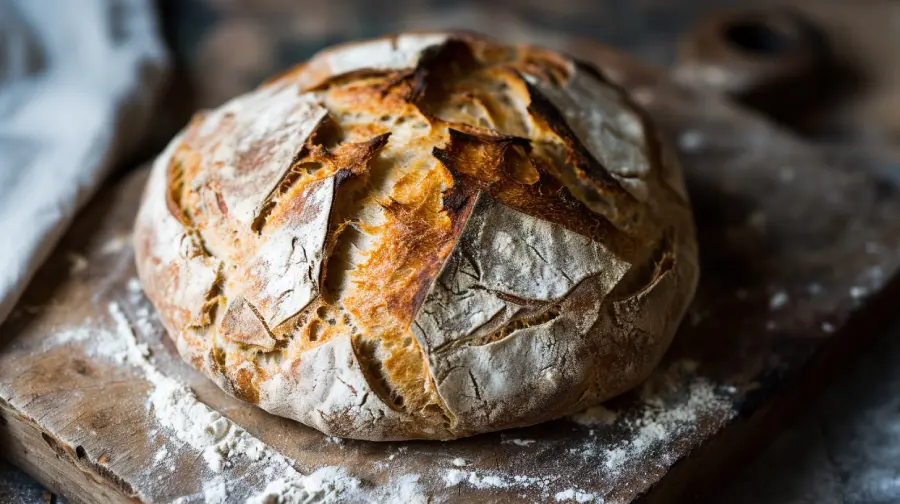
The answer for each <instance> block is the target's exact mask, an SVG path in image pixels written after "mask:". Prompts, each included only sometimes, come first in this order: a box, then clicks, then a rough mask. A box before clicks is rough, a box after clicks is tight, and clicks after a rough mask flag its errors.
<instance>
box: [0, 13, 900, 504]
mask: <svg viewBox="0 0 900 504" xmlns="http://www.w3.org/2000/svg"><path fill="white" fill-rule="evenodd" d="M763 3H772V2H758V1H757V2H751V1H740V0H720V1H714V0H683V1H665V0H604V1H589V0H549V1H548V0H518V1H517V0H497V1H494V2H474V1H473V2H464V1H452V2H448V1H437V0H431V1H410V0H400V1H393V2H392V1H387V0H386V1H363V0H359V1H348V0H329V1H326V2H310V1H297V0H293V1H291V0H257V1H250V0H162V2H161V11H162V12H163V15H164V21H165V22H164V30H165V35H166V38H167V39H168V40H169V41H170V44H171V46H172V48H173V52H174V55H175V57H176V62H177V65H178V73H177V75H176V78H175V79H174V80H173V84H172V87H171V89H170V90H169V93H168V95H167V98H166V100H165V103H166V107H165V108H164V113H163V114H161V116H160V119H159V122H158V124H159V126H158V131H157V138H156V139H155V142H151V147H150V148H148V152H150V151H152V149H153V147H154V146H155V145H158V144H159V143H161V142H163V141H164V140H165V139H167V138H168V137H169V136H170V135H171V133H172V131H173V130H174V129H175V128H178V127H180V125H181V124H182V123H183V121H184V120H185V119H186V117H187V115H188V114H189V113H190V112H191V111H192V110H194V109H195V108H197V107H205V106H214V105H216V104H218V103H221V102H222V101H223V100H225V99H227V98H229V97H231V96H233V95H235V94H238V93H240V92H243V91H245V90H246V89H248V88H249V87H251V86H253V85H255V84H257V83H258V82H259V81H260V80H262V79H264V78H265V77H266V76H268V75H271V74H272V73H274V72H276V71H278V70H280V69H283V68H285V67H288V66H290V65H291V64H293V63H296V62H298V61H302V60H303V59H305V58H307V57H308V56H309V55H310V54H312V53H313V52H315V51H316V50H318V49H320V48H322V47H324V46H326V45H329V44H332V43H335V42H341V41H345V40H351V39H355V38H361V37H369V36H374V35H379V34H383V33H389V32H394V31H398V30H402V29H410V28H446V27H455V28H469V29H476V30H479V31H484V32H487V33H488V34H491V35H494V36H496V37H498V38H504V39H515V40H531V41H534V42H537V43H541V44H546V45H551V46H565V45H566V44H567V43H568V41H569V40H571V39H572V37H584V38H587V39H592V40H598V41H601V42H605V43H608V44H611V45H613V46H616V47H618V48H621V49H624V50H627V51H629V52H631V53H632V54H633V55H634V56H635V57H637V58H638V59H641V60H643V61H645V62H648V63H651V64H654V65H658V66H671V65H674V64H675V63H676V41H677V40H678V37H679V36H680V35H681V34H683V33H685V32H687V31H689V30H690V28H691V27H692V26H694V24H695V23H696V22H697V20H699V19H700V18H701V17H703V16H705V15H708V14H709V13H710V11H712V10H714V9H719V8H723V7H732V6H738V5H745V6H746V5H751V6H759V5H761V4H763ZM779 3H785V2H779ZM790 3H792V4H796V5H799V6H800V7H801V8H802V9H803V10H804V12H806V13H807V14H808V15H809V16H810V17H811V18H812V19H814V20H815V21H817V22H819V23H820V24H821V25H822V26H823V28H825V29H826V32H827V33H828V34H829V36H830V38H831V39H832V41H833V43H834V45H835V46H836V50H837V51H838V53H839V54H840V56H841V57H842V58H844V59H845V60H846V61H847V63H849V64H851V65H854V66H856V67H858V70H859V72H860V74H861V75H862V76H863V80H864V83H863V85H860V86H857V87H854V90H853V93H854V94H852V95H850V96H849V97H844V99H842V100H841V101H840V103H838V102H835V103H828V104H823V106H822V110H820V111H819V112H821V113H820V114H818V115H817V122H815V123H814V124H813V125H812V127H808V128H807V129H805V130H803V132H804V133H806V134H811V135H813V136H814V138H811V140H816V141H822V140H823V138H827V140H828V142H829V145H828V147H827V148H829V149H832V148H835V144H838V145H839V146H840V147H839V148H840V149H844V150H846V149H850V150H853V149H866V150H872V149H875V150H878V151H879V152H884V153H888V155H887V156H886V157H884V159H886V162H885V169H887V170H896V171H897V173H898V174H900V162H898V161H897V160H898V159H900V156H896V155H895V153H896V152H897V145H898V143H900V86H898V85H897V84H898V83H900V64H898V63H900V2H896V1H891V0H883V1H878V0H865V1H863V0H843V1H841V0H802V1H799V2H790ZM807 126H809V124H807ZM823 131H827V132H829V134H828V135H827V136H825V135H821V134H818V133H821V132H823ZM860 337H863V335H860ZM898 362H900V325H897V326H895V327H894V328H892V329H891V330H889V331H886V332H884V333H883V334H881V335H878V336H877V337H876V338H874V339H873V340H872V341H871V343H869V344H868V346H867V347H866V349H865V350H864V351H863V352H862V353H861V355H858V356H853V357H850V356H848V361H847V364H846V367H845V369H844V370H843V371H841V372H840V373H839V374H838V375H836V376H835V377H834V378H833V380H832V382H831V384H830V385H829V386H828V388H827V389H826V392H825V393H824V394H823V395H821V396H820V397H818V398H810V407H809V409H808V412H807V413H806V414H804V415H802V416H801V417H800V418H799V419H798V420H797V421H796V422H795V423H794V424H793V425H792V426H791V427H790V428H788V429H786V430H785V432H784V433H783V434H782V435H781V436H780V437H779V438H778V440H777V441H776V442H775V443H774V444H773V445H772V446H771V447H769V449H768V450H766V451H765V452H764V453H763V454H762V455H761V456H760V457H759V458H758V459H757V460H756V461H755V462H753V463H751V464H749V465H748V467H747V468H746V469H745V470H744V471H743V472H742V473H740V474H736V475H735V477H734V480H733V481H731V482H728V484H727V485H726V489H725V490H723V491H722V492H721V495H720V497H719V499H718V501H719V502H721V503H723V504H724V503H757V502H773V503H791V504H794V503H796V504H800V503H824V504H831V503H882V502H883V503H888V502H900V366H897V365H896V363H898ZM51 500H56V497H55V496H51V495H50V494H49V493H47V492H44V491H43V489H42V488H40V487H39V486H38V485H37V484H36V483H34V482H33V481H31V480H30V478H28V477H27V476H25V475H23V474H22V473H20V472H18V471H16V470H15V469H13V468H11V467H9V466H8V465H6V463H5V462H3V461H2V460H0V503H6V502H10V503H16V502H23V503H38V502H49V501H51ZM56 501H57V502H61V499H60V500H56Z"/></svg>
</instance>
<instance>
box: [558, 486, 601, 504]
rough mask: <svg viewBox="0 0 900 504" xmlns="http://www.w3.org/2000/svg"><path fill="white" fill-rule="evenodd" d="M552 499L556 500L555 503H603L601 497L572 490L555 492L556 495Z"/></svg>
mask: <svg viewBox="0 0 900 504" xmlns="http://www.w3.org/2000/svg"><path fill="white" fill-rule="evenodd" d="M553 498H554V499H556V501H557V502H570V501H574V502H581V503H584V502H598V503H602V502H603V499H602V498H601V497H598V496H596V495H594V494H592V493H588V492H579V491H578V490H575V489H574V488H570V489H568V490H563V491H562V492H557V493H556V495H554V496H553Z"/></svg>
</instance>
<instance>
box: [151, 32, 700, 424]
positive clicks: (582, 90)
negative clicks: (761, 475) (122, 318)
mask: <svg viewBox="0 0 900 504" xmlns="http://www.w3.org/2000/svg"><path fill="white" fill-rule="evenodd" d="M135 248H136V256H137V257H136V261H137V266H138V272H139V276H140V278H141V281H142V283H143V286H144V289H145V291H146V292H147V295H148V296H149V298H150V299H151V301H152V302H153V304H154V305H155V306H156V308H157V309H158V311H159V313H160V316H161V319H162V321H163V324H164V325H165V327H166V329H167V331H168V333H169V335H170V336H171V337H172V338H173V340H174V341H175V342H176V345H177V348H178V351H179V352H180V353H181V355H182V356H183V358H184V359H185V360H187V361H188V362H190V363H191V364H192V365H193V366H195V367H196V368H197V369H199V370H201V371H202V372H204V373H205V374H206V375H207V376H209V377H210V378H212V379H213V380H214V381H215V382H216V383H217V384H218V385H219V386H220V387H221V388H222V389H224V390H225V391H227V392H228V393H230V394H232V395H234V396H236V397H238V398H240V399H243V400H245V401H249V402H251V403H255V404H257V405H259V406H260V407H261V408H263V409H265V410H267V411H269V412H271V413H274V414H276V415H281V416H285V417H288V418H293V419H296V420H298V421H300V422H303V423H304V424H306V425H309V426H312V427H315V428H317V429H319V430H321V431H322V432H325V433H327V434H330V435H335V436H342V437H350V438H358V439H370V440H400V439H453V438H458V437H463V436H469V435H473V434H477V433H482V432H488V431H494V430H499V429H505V428H511V427H518V426H525V425H531V424H535V423H538V422H542V421H545V420H549V419H553V418H558V417H560V416H563V415H566V414H568V413H571V412H574V411H577V410H579V409H582V408H585V407H588V406H591V405H594V404H596V403H598V402H600V401H603V400H605V399H608V398H610V397H613V396H615V395H618V394H620V393H622V392H624V391H626V390H628V389H630V388H632V387H634V386H635V385H636V384H638V383H639V382H640V381H641V380H643V379H644V378H645V377H646V376H647V375H648V374H649V372H650V371H651V370H652V369H653V367H654V366H655V365H656V364H657V363H658V362H659V360H660V358H661V356H662V354H663V352H664V351H665V350H666V348H667V347H668V345H669V343H670V341H671V339H672V336H673V334H674V332H675V329H676V327H677V325H678V323H679V322H680V320H681V318H682V316H683V315H684V312H685V310H686V308H687V305H688V303H689V301H690V299H691V298H692V296H693V293H694V289H695V287H696V283H697V277H698V266H697V248H696V243H695V238H694V230H693V225H692V219H691V210H690V205H689V203H688V199H687V195H686V192H685V188H684V183H683V180H682V174H681V170H680V167H679V166H678V162H677V160H676V158H675V157H674V155H673V154H672V151H671V150H670V149H669V147H668V145H667V144H666V143H665V142H663V141H661V140H660V138H659V137H658V134H657V130H656V129H655V128H654V126H653V124H652V123H651V122H650V121H648V120H647V119H646V118H645V116H644V115H643V113H642V112H641V111H640V110H639V109H638V108H637V107H635V106H634V105H633V104H632V102H631V101H630V99H629V98H628V95H627V93H625V92H624V91H623V90H621V89H619V88H617V87H616V86H614V85H613V84H611V83H610V82H609V81H608V80H607V79H605V78H604V76H603V75H602V73H600V71H598V70H597V69H595V68H593V67H591V66H589V65H586V64H584V63H581V62H578V61H576V60H573V59H571V58H568V57H566V56H563V55H561V54H558V53H554V52H551V51H548V50H544V49H540V48H535V47H528V46H515V47H512V46H504V45H500V44H498V43H496V42H494V41H491V40H489V39H487V38H484V37H481V36H477V35H474V34H469V33H456V32H447V33H421V34H401V35H397V36H394V37H388V38H382V39H376V40H371V41H365V42H361V43H356V44H350V45H344V46H339V47H336V48H333V49H330V50H327V51H325V52H322V53H319V54H317V55H316V56H314V57H313V58H312V59H311V60H310V61H309V62H307V63H304V64H301V65H299V66H298V67H296V68H294V69H292V70H290V71H289V72H287V73H285V74H284V75H281V76H279V77H277V78H275V79H273V80H271V81H269V82H267V83H265V84H263V85H262V86H260V87H259V88H258V89H256V90H254V91H252V92H250V93H248V94H246V95H243V96H240V97H238V98H235V99H234V100H232V101H230V102H228V103H226V104H225V105H223V106H221V107H220V108H218V109H215V110H212V111H207V112H204V113H200V114H198V115H197V116H196V117H195V118H194V119H193V120H192V121H191V123H190V124H189V125H188V126H187V127H186V128H185V129H184V130H183V131H182V132H181V133H180V134H179V135H178V136H177V137H176V138H175V139H174V140H173V141H172V142H171V143H170V144H169V146H168V147H167V148H166V149H165V151H164V152H163V153H162V154H161V155H160V156H159V157H158V158H157V160H156V161H155V163H154V165H153V168H152V171H151V175H150V179H149V181H148V183H147V187H146V189H145V193H144V196H143V200H142V203H141V208H140V211H139V213H138V216H137V220H136V223H135Z"/></svg>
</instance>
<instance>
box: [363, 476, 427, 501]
mask: <svg viewBox="0 0 900 504" xmlns="http://www.w3.org/2000/svg"><path fill="white" fill-rule="evenodd" d="M372 500H373V501H374V502H396V503H401V502H402V503H403V504H427V503H429V502H431V501H430V499H429V498H428V497H427V496H426V495H425V494H424V493H423V490H422V485H421V484H419V475H418V474H404V475H403V476H399V477H396V478H393V479H392V480H391V484H390V485H385V487H384V490H382V491H380V492H378V493H377V495H376V496H375V498H374V499H372Z"/></svg>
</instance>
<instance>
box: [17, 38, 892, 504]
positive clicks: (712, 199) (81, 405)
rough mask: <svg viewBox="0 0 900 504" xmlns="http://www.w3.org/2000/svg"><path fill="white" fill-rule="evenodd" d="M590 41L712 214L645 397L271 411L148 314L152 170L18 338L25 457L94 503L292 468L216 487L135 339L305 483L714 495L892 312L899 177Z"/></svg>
mask: <svg viewBox="0 0 900 504" xmlns="http://www.w3.org/2000/svg"><path fill="white" fill-rule="evenodd" d="M575 49H576V50H577V51H573V52H578V53H579V54H580V55H581V56H583V57H586V58H587V59H591V60H594V61H600V62H604V65H605V67H606V68H607V69H608V73H609V75H610V77H612V78H613V79H615V80H617V81H619V82H621V83H623V84H624V85H625V86H626V87H628V88H629V89H630V90H631V91H632V92H633V93H634V94H635V96H636V97H637V98H638V99H639V100H640V101H641V102H642V103H643V104H644V105H645V106H646V107H647V108H648V109H649V111H650V112H651V114H652V115H653V116H654V118H655V119H656V120H657V121H658V122H659V123H660V124H661V125H662V126H663V127H664V129H665V130H666V131H667V132H668V133H669V134H670V136H671V137H672V138H673V139H674V140H675V142H676V143H677V144H678V145H679V146H680V149H681V152H682V155H683V162H684V165H685V171H686V173H687V179H688V188H689V191H690V194H691V198H692V200H693V204H694V208H695V216H696V221H697V226H698V233H699V239H700V245H701V261H702V271H703V274H702V280H701V285H700V288H699V291H698V294H697V299H696V301H695V302H694V304H693V306H692V308H691V310H690V314H689V316H688V318H687V319H686V320H685V323H684V324H683V327H682V330H681V331H680V332H679V334H678V336H677V337H676V340H675V342H674V344H673V347H672V349H671V351H670V352H669V354H668V355H667V357H666V360H665V362H664V363H663V364H662V365H661V366H660V368H659V370H658V371H657V372H656V373H655V374H654V376H653V377H651V379H650V380H649V381H648V382H647V384H645V385H644V386H643V387H641V389H640V390H637V391H635V392H633V393H629V394H627V395H626V396H623V397H621V398H618V399H615V400H613V401H611V402H610V403H608V404H606V405H605V408H604V409H595V410H593V411H591V412H589V413H587V414H585V415H582V416H581V417H579V418H576V419H574V420H573V419H563V420H559V421H555V422H550V423H546V424H543V425H539V426H535V427H531V428H527V429H518V430H515V431H508V432H502V433H496V434H489V435H482V436H477V437H474V438H470V439H465V440H460V441H454V442H443V443H442V442H413V443H370V442H357V441H340V440H336V439H333V438H326V437H324V436H322V435H321V434H319V433H317V432H316V431H314V430H311V429H308V428H305V427H303V426H301V425H299V424H296V423H294V422H291V421H288V420H284V419H280V418H277V417H274V416H271V415H268V414H266V413H264V412H262V411H260V410H258V409H256V408H254V407H252V406H249V405H247V404H244V403H241V402H240V401H237V400H235V399H232V398H230V397H228V396H227V395H225V394H224V393H222V392H221V391H219V390H218V389H217V388H216V387H215V386H214V385H213V384H211V383H210V382H208V381H207V380H205V379H204V378H203V377H202V376H200V375H199V374H198V373H196V372H194V371H193V370H192V369H191V368H190V367H189V366H188V365H186V364H184V363H183V362H181V360H180V359H179V358H178V356H177V353H176V352H175V349H174V348H173V346H172V344H171V342H170V341H169V340H168V338H166V337H164V335H163V333H162V330H161V328H160V326H159V324H158V323H156V322H155V320H154V319H153V317H152V316H150V317H145V316H144V315H143V314H145V313H146V312H147V311H148V304H147V301H146V299H144V298H143V297H142V296H141V295H140V293H139V292H135V290H134V288H133V287H134V282H133V280H132V279H133V278H134V277H135V270H134V266H133V253H132V250H131V248H130V241H129V236H130V229H131V225H132V219H133V216H134V213H135V211H136V207H137V204H138V200H139V197H140V194H141V189H142V184H143V181H144V178H145V176H146V172H145V171H141V172H139V173H136V174H134V175H132V176H130V177H129V178H127V179H126V180H124V181H122V182H120V183H119V184H116V185H113V186H110V187H108V188H106V189H105V190H104V191H103V192H101V194H100V195H99V196H98V197H97V198H95V200H94V202H93V203H92V204H91V205H90V207H89V208H88V209H87V210H86V211H85V212H83V213H82V214H81V215H80V217H79V218H78V219H77V221H76V223H75V224H74V226H73V228H72V230H71V231H70V232H69V234H68V236H67V237H66V238H65V240H64V241H63V242H62V244H61V245H60V246H59V248H58V250H57V251H56V253H55V254H54V256H53V258H52V259H51V260H50V261H49V262H48V264H47V265H46V266H45V267H44V268H43V269H42V271H41V272H40V273H39V275H38V277H37V278H36V279H35V281H34V282H33V283H32V286H31V287H30V289H29V291H28V292H27V293H26V295H25V297H24V298H23V300H22V301H21V303H20V304H19V306H18V310H17V311H16V313H15V315H14V316H13V317H12V318H11V319H10V320H8V321H7V323H6V324H5V325H3V326H2V327H0V446H2V447H4V449H5V456H6V457H7V458H9V459H10V460H12V461H13V462H14V463H16V464H18V465H20V466H21V467H23V468H25V469H26V470H27V471H28V472H30V473H31V474H33V475H35V476H36V477H37V478H38V480H39V481H41V482H42V483H44V484H46V485H48V486H49V487H50V488H52V489H53V490H55V491H58V492H60V493H61V494H63V495H64V496H66V497H68V498H70V499H72V500H73V501H75V502H97V501H101V502H102V501H110V502H120V501H121V502H128V501H143V502H170V501H172V500H174V499H175V498H177V497H183V496H187V497H188V498H189V500H196V501H203V500H204V496H209V492H204V490H205V487H206V490H208V489H209V484H210V483H211V482H214V481H224V482H225V483H224V484H225V490H226V492H227V495H228V497H229V499H231V500H234V501H243V499H245V498H247V497H250V496H253V495H257V494H258V493H259V492H260V491H262V490H263V488H264V487H265V486H266V483H267V481H268V479H269V478H271V477H273V476H274V477H277V476H278V475H265V474H262V471H261V469H260V467H259V463H257V462H254V461H252V460H249V459H248V458H247V457H241V456H238V455H235V456H234V457H233V458H229V461H230V462H231V467H226V468H225V469H224V470H223V471H222V472H221V473H214V472H213V471H211V469H210V468H209V466H208V464H206V463H205V462H204V460H203V457H202V453H200V452H198V450H196V449H194V448H193V447H192V446H191V445H190V443H187V442H185V441H183V440H180V439H178V438H176V437H175V436H174V435H173V432H172V430H171V429H169V428H167V427H165V426H164V425H161V424H160V422H159V419H158V418H157V416H156V412H155V411H154V410H153V408H152V407H150V406H149V403H148V396H149V394H151V393H152V392H153V389H154V386H153V383H152V382H151V381H150V380H148V379H147V371H146V370H145V369H142V368H141V366H136V365H134V363H133V362H132V361H128V360H125V361H120V360H117V358H116V356H117V353H116V352H115V351H112V350H111V349H110V348H104V347H103V345H106V346H108V347H115V345H117V344H119V343H121V341H124V340H127V339H129V338H131V337H132V336H133V337H135V338H136V339H137V342H139V343H141V344H146V345H148V347H149V354H150V357H149V362H150V365H152V367H153V368H154V369H156V370H158V372H159V373H161V374H162V375H164V376H167V377H171V378H175V379H178V380H181V381H182V382H184V383H185V384H187V385H188V386H190V387H191V388H192V389H193V390H194V391H195V392H196V394H197V397H198V399H199V400H200V401H202V402H203V403H205V404H207V405H209V406H210V407H212V408H214V409H215V410H217V411H219V412H221V413H222V414H224V415H225V416H227V417H228V418H230V419H231V420H232V421H233V422H235V423H236V424H237V425H240V426H241V427H243V428H244V429H246V431H248V432H249V433H250V434H252V435H253V436H256V437H258V438H259V439H261V440H263V441H264V442H265V443H266V444H267V445H268V446H269V447H271V448H272V449H273V450H276V451H277V452H278V453H281V454H283V455H284V456H285V457H288V458H289V459H290V460H292V461H293V465H294V467H295V468H296V469H297V470H299V471H300V472H301V473H304V474H308V473H311V472H313V471H315V470H316V469H319V468H322V467H342V468H345V469H346V470H347V472H348V473H349V475H350V476H352V477H353V478H355V479H356V480H358V481H359V485H360V487H359V489H358V492H359V493H356V494H354V495H363V496H371V497H373V498H375V497H377V496H379V495H385V493H384V492H385V491H386V489H391V488H393V489H395V490H396V489H397V488H399V487H400V486H402V490H403V491H405V492H407V493H408V495H407V496H408V497H410V498H413V497H416V496H418V497H421V498H423V499H427V498H432V499H433V500H435V501H446V502H508V501H515V500H525V501H541V500H553V499H555V498H559V499H560V500H566V499H569V500H571V501H579V500H581V501H588V500H594V501H597V502H599V501H601V499H602V500H603V501H605V502H607V503H610V502H628V501H631V500H633V499H635V498H637V497H638V496H641V495H643V494H645V493H647V492H649V494H647V496H646V498H647V499H651V500H653V499H656V500H661V501H662V500H668V501H676V500H678V498H679V497H681V496H684V495H686V494H693V493H695V492H697V491H698V490H699V489H700V488H701V487H702V486H705V485H706V484H707V483H709V480H710V478H712V476H713V475H714V474H716V471H717V470H722V469H723V468H724V467H725V464H724V463H721V464H720V461H723V460H728V459H729V458H733V457H736V456H737V454H739V453H741V452H742V451H743V449H744V448H747V447H748V445H752V444H754V443H756V442H757V440H758V439H760V436H761V435H764V434H766V431H768V430H771V429H770V427H771V425H774V422H776V421H777V420H778V419H780V418H782V417H783V416H784V415H785V414H787V413H788V412H789V411H790V410H792V409H796V408H798V407H802V404H803V400H804V398H805V394H808V393H809V392H810V391H811V390H812V389H813V388H814V384H815V383H814V382H815V381H816V380H817V379H818V377H820V376H823V375H824V372H825V371H826V367H825V364H827V358H828V357H831V358H838V359H839V358H840V357H841V355H842V354H841V352H843V351H845V350H846V349H847V348H849V347H850V346H851V345H852V344H854V343H858V342H860V341H862V339H863V337H864V335H865V332H864V331H862V330H861V329H860V328H864V327H865V326H866V324H874V323H875V322H877V321H878V320H879V319H880V318H881V317H882V316H883V315H886V314H887V313H888V312H889V311H890V310H889V309H885V307H884V305H883V303H881V302H880V301H881V300H880V299H879V298H880V297H883V295H884V292H885V288H886V287H889V286H890V282H889V281H890V280H891V279H892V278H893V277H894V276H895V273H896V272H897V268H898V263H900V261H898V255H897V252H896V251H897V250H900V198H898V197H897V196H898V184H897V182H896V181H894V180H891V179H889V178H887V177H886V176H885V175H884V174H883V173H882V172H880V171H879V170H876V169H872V167H870V166H867V165H865V164H848V163H846V162H843V161H842V160H837V159H829V156H825V155H822V154H821V153H818V152H817V151H816V150H815V149H813V148H810V147H809V146H807V145H805V144H803V143H801V142H799V141H798V140H796V139H794V138H792V137H791V136H790V135H788V134H787V133H786V132H784V131H781V130H779V129H777V128H775V127H773V126H771V125H769V124H768V123H766V122H765V121H763V120H762V119H760V118H758V117H756V116H754V115H753V114H751V113H748V112H745V111H742V110H739V109H736V108H734V107H733V106H731V105H729V104H728V103H727V102H725V101H723V100H722V99H720V98H719V97H717V96H716V95H714V94H711V93H709V92H706V91H704V90H700V89H690V88H685V87H681V86H679V85H678V84H676V83H675V82H673V81H672V80H671V79H669V78H668V77H667V75H666V74H664V73H662V72H659V71H656V70H653V69H648V68H645V67H639V66H637V65H636V64H634V63H632V62H630V60H627V59H624V58H622V56H621V55H619V54H617V53H614V52H611V51H608V50H605V49H601V48H597V47H595V46H587V45H586V46H582V47H577V48H575ZM111 303H113V306H115V307H118V308H117V309H121V312H122V313H123V314H124V315H125V317H126V319H127V321H128V323H127V324H126V327H125V328H123V327H122V324H119V323H117V320H116V316H115V313H112V312H111V311H110V310H111V306H110V304H111ZM148 320H149V322H150V323H149V324H147V323H146V322H147V321H148ZM126 333H127V334H126ZM120 339H121V341H120ZM161 453H162V454H163V456H159V455H160V454H161ZM458 459H461V460H458ZM217 478H218V480H217Z"/></svg>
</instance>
